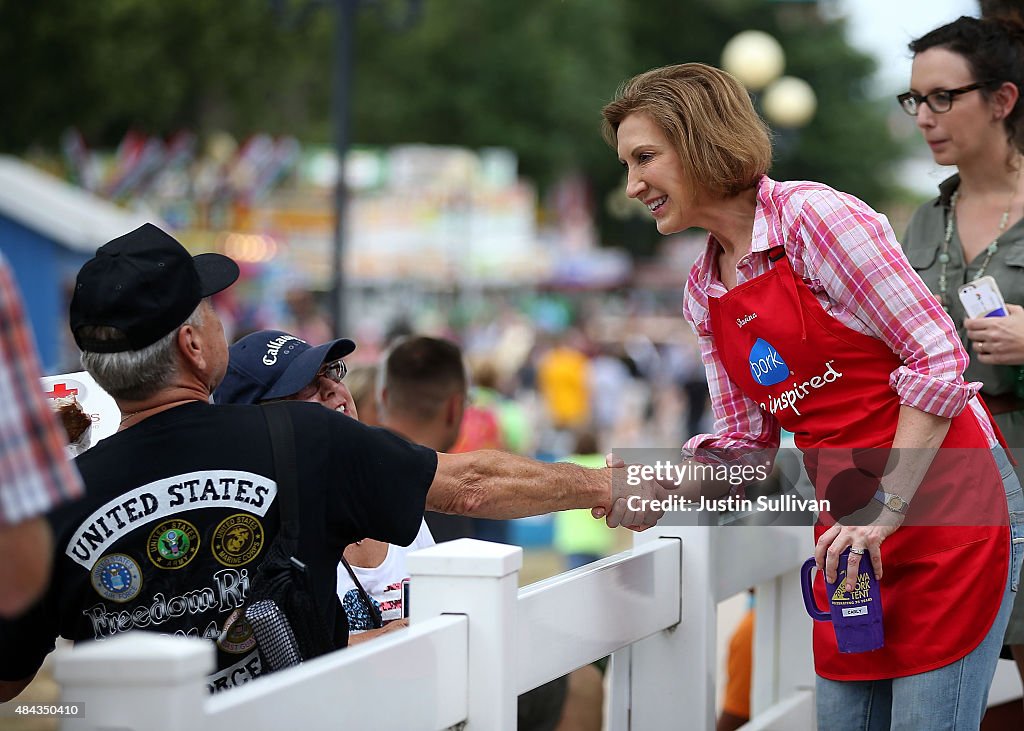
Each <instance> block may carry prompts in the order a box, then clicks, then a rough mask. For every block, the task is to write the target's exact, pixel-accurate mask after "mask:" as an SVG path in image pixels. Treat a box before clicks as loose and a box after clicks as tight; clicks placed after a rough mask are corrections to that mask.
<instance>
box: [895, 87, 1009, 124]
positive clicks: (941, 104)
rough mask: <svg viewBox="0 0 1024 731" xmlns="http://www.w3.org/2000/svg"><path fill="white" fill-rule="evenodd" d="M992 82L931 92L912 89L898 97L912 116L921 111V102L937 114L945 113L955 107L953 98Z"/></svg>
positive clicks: (902, 105)
mask: <svg viewBox="0 0 1024 731" xmlns="http://www.w3.org/2000/svg"><path fill="white" fill-rule="evenodd" d="M991 83H992V82H991V81H976V82H974V83H973V84H968V85H967V86H961V87H960V88H959V89H939V90H937V91H933V92H932V93H930V94H915V93H914V92H912V91H906V92H903V93H902V94H900V95H899V96H897V97H896V99H897V100H898V101H899V103H900V106H901V107H903V111H904V112H906V113H907V114H909V115H910V116H911V117H916V116H917V113H918V112H919V111H921V102H924V103H925V104H927V105H928V108H929V109H931V110H932V111H933V112H935V113H936V114H945V113H946V112H948V111H949V110H950V109H952V108H953V100H954V99H955V98H956V97H958V96H960V95H961V94H966V93H967V92H969V91H974V90H975V89H981V88H982V87H985V86H988V85H989V84H991Z"/></svg>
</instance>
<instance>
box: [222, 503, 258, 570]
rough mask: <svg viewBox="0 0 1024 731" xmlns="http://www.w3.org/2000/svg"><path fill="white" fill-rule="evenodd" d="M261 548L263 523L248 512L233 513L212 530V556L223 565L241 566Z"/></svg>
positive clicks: (255, 555) (254, 556)
mask: <svg viewBox="0 0 1024 731" xmlns="http://www.w3.org/2000/svg"><path fill="white" fill-rule="evenodd" d="M262 548H263V525H262V524H261V523H260V522H259V521H258V520H256V518H254V517H252V516H251V515H249V514H248V513H235V514H234V515H231V516H228V517H227V518H225V519H224V520H222V521H221V522H220V523H219V524H218V525H217V528H216V529H215V530H214V531H213V539H212V542H211V550H212V551H213V557H214V558H215V559H217V560H218V561H219V562H220V563H221V564H223V565H224V566H242V565H244V564H247V563H249V562H250V561H252V560H253V559H254V558H256V557H257V556H258V555H259V553H260V549H262Z"/></svg>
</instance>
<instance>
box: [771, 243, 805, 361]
mask: <svg viewBox="0 0 1024 731" xmlns="http://www.w3.org/2000/svg"><path fill="white" fill-rule="evenodd" d="M768 261H770V262H772V263H775V264H777V265H778V266H781V267H783V269H786V270H788V271H789V276H786V272H785V271H783V272H782V273H781V277H780V279H781V280H782V286H784V287H785V288H786V289H787V290H788V291H789V293H790V295H791V296H792V297H793V304H795V305H796V311H797V314H798V315H799V316H800V339H801V340H802V341H803V342H807V321H806V320H805V319H804V308H803V305H802V304H801V303H800V293H799V292H798V291H797V288H796V272H794V271H793V267H791V266H790V265H789V259H788V258H786V249H785V248H783V247H782V246H773V247H772V248H770V249H768Z"/></svg>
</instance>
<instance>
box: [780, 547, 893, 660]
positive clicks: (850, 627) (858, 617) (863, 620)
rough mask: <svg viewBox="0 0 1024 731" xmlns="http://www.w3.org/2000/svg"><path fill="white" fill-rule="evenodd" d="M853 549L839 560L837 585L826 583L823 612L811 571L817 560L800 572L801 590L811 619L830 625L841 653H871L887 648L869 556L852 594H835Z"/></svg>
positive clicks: (845, 552)
mask: <svg viewBox="0 0 1024 731" xmlns="http://www.w3.org/2000/svg"><path fill="white" fill-rule="evenodd" d="M849 555H850V549H846V550H845V551H843V553H842V555H841V556H840V557H839V567H838V570H837V572H836V583H834V584H833V583H831V582H829V581H827V580H826V581H825V587H826V589H827V591H828V596H829V608H830V610H831V611H828V612H824V611H822V610H821V609H820V608H819V607H818V605H817V604H816V603H815V601H814V590H813V588H812V586H813V584H812V582H811V571H812V569H814V559H813V558H809V559H807V560H806V561H805V562H804V565H803V567H802V568H801V569H800V589H801V590H802V592H803V597H804V607H805V608H806V609H807V613H808V614H809V615H811V619H813V620H815V621H817V622H831V623H832V629H833V630H834V631H835V633H836V643H837V644H838V645H839V652H846V653H856V652H870V651H872V650H877V649H879V648H880V647H884V646H885V632H884V630H883V627H882V594H881V590H880V589H879V588H878V581H877V580H876V579H875V576H874V571H873V569H872V568H871V562H870V561H869V560H868V559H867V554H865V556H864V560H862V561H861V564H860V572H859V574H858V576H857V584H856V586H855V587H854V589H853V591H852V592H847V591H845V590H841V591H838V592H837V591H836V589H837V588H840V589H841V587H842V586H843V582H844V580H845V579H846V560H847V558H848V557H849Z"/></svg>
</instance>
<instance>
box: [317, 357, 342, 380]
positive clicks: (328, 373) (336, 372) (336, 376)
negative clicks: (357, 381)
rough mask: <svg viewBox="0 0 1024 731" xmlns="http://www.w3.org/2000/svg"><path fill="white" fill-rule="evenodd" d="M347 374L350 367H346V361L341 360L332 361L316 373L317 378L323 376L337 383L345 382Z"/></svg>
mask: <svg viewBox="0 0 1024 731" xmlns="http://www.w3.org/2000/svg"><path fill="white" fill-rule="evenodd" d="M347 374H348V366H347V365H345V361H344V360H342V359H341V358H338V360H332V361H331V362H330V363H324V365H323V367H322V368H320V370H318V371H317V372H316V375H317V378H319V377H320V376H323V377H324V378H330V379H331V380H332V381H334V382H335V383H341V382H342V381H344V380H345V376H346V375H347Z"/></svg>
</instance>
